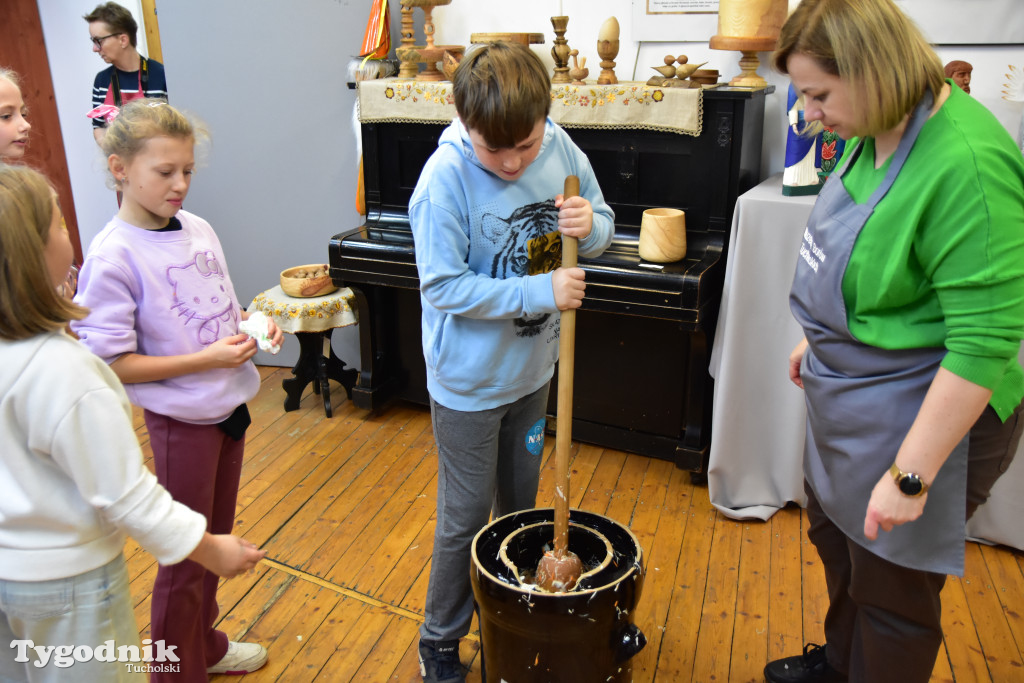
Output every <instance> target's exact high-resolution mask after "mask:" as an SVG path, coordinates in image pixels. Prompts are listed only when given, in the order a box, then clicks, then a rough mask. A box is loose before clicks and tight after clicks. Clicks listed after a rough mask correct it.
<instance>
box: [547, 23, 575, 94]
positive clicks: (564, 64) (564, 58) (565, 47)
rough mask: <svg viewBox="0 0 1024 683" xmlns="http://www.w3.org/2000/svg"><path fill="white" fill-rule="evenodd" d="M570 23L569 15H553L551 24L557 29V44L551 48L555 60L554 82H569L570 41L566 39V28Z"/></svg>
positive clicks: (552, 80)
mask: <svg viewBox="0 0 1024 683" xmlns="http://www.w3.org/2000/svg"><path fill="white" fill-rule="evenodd" d="M568 25H569V17H566V16H561V17H551V26H552V27H554V29H555V46H554V47H552V48H551V57H552V58H553V59H554V60H555V74H554V75H553V76H552V77H551V82H552V83H568V82H570V80H571V79H570V78H569V52H570V50H569V41H568V40H566V39H565V29H566V27H567V26H568Z"/></svg>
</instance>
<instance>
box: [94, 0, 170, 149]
mask: <svg viewBox="0 0 1024 683" xmlns="http://www.w3.org/2000/svg"><path fill="white" fill-rule="evenodd" d="M82 18H83V19H85V20H86V21H87V22H88V23H89V39H90V40H91V41H92V51H93V52H95V53H96V54H98V55H99V56H100V58H101V59H102V60H103V61H104V62H106V63H107V64H110V67H109V68H106V69H104V70H103V71H101V72H99V73H98V74H96V80H95V82H94V83H93V86H92V106H93V110H92V111H91V112H90V113H89V115H90V117H91V118H92V125H93V129H92V133H93V136H94V137H95V138H96V141H97V142H99V140H100V138H102V137H103V133H104V132H105V130H106V126H107V122H108V120H109V119H108V117H107V116H106V113H110V112H112V111H113V110H111V109H110V107H117V108H118V109H120V108H121V106H122V105H123V104H124V103H125V102H130V101H132V100H136V99H139V98H141V97H158V98H162V99H165V100H166V99H167V79H166V77H165V75H164V65H163V64H161V63H160V62H158V61H156V60H155V59H147V58H146V57H143V56H142V55H140V54H139V51H138V50H137V49H136V47H135V46H136V34H137V33H138V29H139V26H138V24H137V23H136V22H135V19H134V17H132V14H131V12H129V11H128V10H126V9H125V8H124V7H122V6H121V5H118V4H117V3H116V2H107V3H104V4H102V5H97V6H96V8H95V9H94V10H93V11H92V12H90V13H89V14H86V15H85V16H84V17H82ZM104 105H106V106H104ZM104 110H106V113H105V111H104Z"/></svg>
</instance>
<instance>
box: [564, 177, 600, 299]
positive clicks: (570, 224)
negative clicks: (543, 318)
mask: <svg viewBox="0 0 1024 683" xmlns="http://www.w3.org/2000/svg"><path fill="white" fill-rule="evenodd" d="M555 208H557V209H558V229H559V231H561V232H562V233H563V234H565V235H569V236H570V237H576V238H578V239H583V238H584V237H586V236H587V235H589V234H590V230H591V228H592V227H593V225H594V209H593V208H592V207H591V206H590V202H588V201H587V200H586V198H584V197H569V198H568V199H565V198H563V196H562V195H558V196H557V197H555ZM562 310H565V309H562Z"/></svg>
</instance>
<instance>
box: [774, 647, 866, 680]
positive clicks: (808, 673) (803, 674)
mask: <svg viewBox="0 0 1024 683" xmlns="http://www.w3.org/2000/svg"><path fill="white" fill-rule="evenodd" d="M764 678H765V680H766V681H768V683H846V676H844V675H843V674H841V673H839V672H838V671H836V670H835V669H833V668H832V665H831V664H829V663H828V659H827V658H826V657H825V646H824V645H816V644H814V643H807V644H806V645H804V653H803V654H802V655H796V656H795V657H786V658H785V659H776V660H775V661H774V662H768V666H766V667H765V668H764Z"/></svg>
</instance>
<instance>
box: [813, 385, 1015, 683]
mask: <svg viewBox="0 0 1024 683" xmlns="http://www.w3.org/2000/svg"><path fill="white" fill-rule="evenodd" d="M1022 405H1024V404H1022ZM1022 430H1024V417H1022V415H1021V406H1018V407H1017V409H1016V410H1015V411H1014V413H1013V414H1012V415H1011V416H1010V417H1009V418H1008V419H1007V420H1006V422H1005V423H1004V422H1001V421H1000V420H999V417H998V416H997V415H996V413H995V411H994V410H993V409H992V407H991V406H988V407H987V408H986V409H985V412H984V413H982V415H981V417H980V418H978V421H977V422H976V423H975V425H974V427H972V428H971V432H970V437H969V441H968V465H967V510H966V519H970V518H971V515H973V514H974V511H975V510H976V509H977V508H978V506H979V505H981V504H982V503H984V502H985V501H986V500H987V499H988V496H989V492H990V491H991V489H992V485H993V484H995V482H996V480H997V479H998V478H999V477H1000V475H1002V474H1003V472H1005V471H1006V469H1007V468H1008V467H1009V466H1010V462H1011V461H1012V460H1013V456H1014V454H1015V453H1016V452H1017V444H1018V443H1019V442H1020V438H1021V432H1022ZM804 490H805V491H806V492H807V516H808V518H809V519H810V522H811V526H810V529H809V530H808V532H807V533H808V536H809V537H810V539H811V542H812V543H814V546H815V547H816V548H817V550H818V554H819V555H820V556H821V561H822V564H823V565H824V567H825V581H826V583H827V585H828V595H829V608H828V613H827V614H826V615H825V642H826V645H827V649H826V652H827V654H828V661H829V664H831V665H832V667H833V668H835V669H836V670H838V671H841V672H845V673H846V674H847V675H848V676H849V680H850V681H851V683H888V682H889V681H892V682H893V683H927V682H928V680H929V678H930V677H931V673H932V669H933V668H934V666H935V657H936V655H937V654H938V651H939V646H940V645H941V644H942V605H941V603H940V600H939V593H940V592H941V590H942V586H943V584H944V583H945V582H946V576H945V574H936V573H932V572H925V571H920V570H917V569H908V568H906V567H901V566H899V565H896V564H893V563H892V562H889V561H887V560H884V559H882V558H880V557H878V556H877V555H875V554H873V553H872V552H871V551H869V550H867V549H865V548H864V547H862V546H860V545H859V544H857V543H855V542H854V541H852V540H850V539H849V538H848V537H847V536H846V535H845V534H844V533H843V532H842V531H841V530H840V529H839V528H838V527H836V526H835V525H834V524H833V523H832V521H831V520H830V519H829V518H828V517H827V516H826V515H825V513H824V512H823V511H822V509H821V506H820V505H819V504H818V501H817V499H816V498H815V497H814V493H813V491H811V488H810V486H807V484H806V483H805V484H804Z"/></svg>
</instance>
